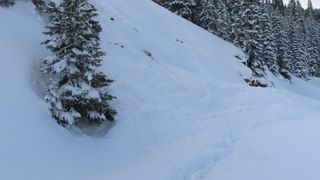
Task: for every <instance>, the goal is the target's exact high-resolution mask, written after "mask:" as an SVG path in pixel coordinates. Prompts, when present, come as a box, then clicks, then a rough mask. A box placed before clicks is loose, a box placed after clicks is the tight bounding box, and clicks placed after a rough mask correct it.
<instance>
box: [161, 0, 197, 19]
mask: <svg viewBox="0 0 320 180" xmlns="http://www.w3.org/2000/svg"><path fill="white" fill-rule="evenodd" d="M160 4H162V5H163V6H164V7H166V8H167V9H169V10H170V11H172V12H173V13H175V14H177V15H179V16H181V17H183V18H185V19H188V20H190V21H193V20H194V8H195V7H196V3H195V1H194V0H162V1H160Z"/></svg>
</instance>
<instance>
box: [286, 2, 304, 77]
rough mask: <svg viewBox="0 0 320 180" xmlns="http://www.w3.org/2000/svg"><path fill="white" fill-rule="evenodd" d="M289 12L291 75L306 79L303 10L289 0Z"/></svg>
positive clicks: (298, 4) (299, 5)
mask: <svg viewBox="0 0 320 180" xmlns="http://www.w3.org/2000/svg"><path fill="white" fill-rule="evenodd" d="M288 12H289V14H288V15H289V16H288V18H289V23H290V26H289V32H290V34H289V37H290V47H289V53H290V58H291V60H292V63H291V64H292V67H291V68H290V70H291V73H292V74H294V75H295V76H297V77H299V78H303V79H306V78H307V75H308V65H307V51H306V46H305V45H306V44H305V39H304V37H305V35H304V33H305V27H304V9H303V8H302V6H301V4H300V2H299V1H297V2H295V0H291V1H290V2H289V5H288Z"/></svg>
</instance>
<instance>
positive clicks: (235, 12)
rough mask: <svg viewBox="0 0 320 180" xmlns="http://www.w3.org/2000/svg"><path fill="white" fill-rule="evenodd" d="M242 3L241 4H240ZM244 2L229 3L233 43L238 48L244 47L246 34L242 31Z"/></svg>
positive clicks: (234, 1)
mask: <svg viewBox="0 0 320 180" xmlns="http://www.w3.org/2000/svg"><path fill="white" fill-rule="evenodd" d="M239 1H240V2H239ZM242 1H243V0H230V1H229V3H228V11H229V13H230V16H231V17H230V19H231V34H230V39H231V42H232V43H233V44H234V45H236V46H238V47H241V48H242V47H243V46H244V45H243V42H244V34H243V29H242V19H241V17H242V13H243V12H242V8H241V4H242Z"/></svg>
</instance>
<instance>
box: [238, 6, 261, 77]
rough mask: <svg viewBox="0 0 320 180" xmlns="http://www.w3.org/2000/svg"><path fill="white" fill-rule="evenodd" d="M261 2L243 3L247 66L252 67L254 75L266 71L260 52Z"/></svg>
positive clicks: (259, 74)
mask: <svg viewBox="0 0 320 180" xmlns="http://www.w3.org/2000/svg"><path fill="white" fill-rule="evenodd" d="M259 3H260V2H259V1H258V0H243V2H242V4H241V8H242V9H243V10H242V12H243V14H242V16H241V19H242V24H241V27H242V29H243V33H244V42H243V45H244V46H243V50H244V52H246V53H247V54H248V60H247V63H246V64H247V66H248V67H249V68H251V69H252V71H253V72H254V75H256V76H263V75H264V72H265V68H264V65H265V64H264V62H263V60H262V57H260V56H259V54H260V53H261V51H262V49H261V48H262V47H261V44H260V43H259V39H260V36H259V33H260V32H261V29H260V28H261V27H260V26H259V16H260V12H261V10H260V4H259Z"/></svg>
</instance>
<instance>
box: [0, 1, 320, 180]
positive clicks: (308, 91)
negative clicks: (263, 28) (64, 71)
mask: <svg viewBox="0 0 320 180" xmlns="http://www.w3.org/2000/svg"><path fill="white" fill-rule="evenodd" d="M92 2H93V3H94V4H95V6H96V7H97V8H98V10H99V13H100V16H99V20H100V21H101V24H102V26H103V28H104V31H103V33H102V46H103V49H105V50H106V52H107V56H106V57H105V61H104V64H103V71H104V72H105V73H107V74H108V75H109V77H110V78H111V79H114V80H115V83H114V84H113V85H112V86H111V87H110V91H111V92H112V94H113V95H115V96H117V97H118V98H117V100H115V101H114V102H113V103H112V106H113V107H114V108H115V109H116V110H117V111H118V115H117V117H116V119H117V123H116V124H115V126H114V127H113V129H112V130H111V131H110V132H109V133H108V134H107V135H106V136H105V137H101V138H93V137H88V136H85V135H75V134H72V133H70V132H68V131H67V130H65V129H64V128H62V127H60V126H59V125H57V124H56V123H55V121H54V120H53V119H52V118H51V117H50V113H49V111H48V109H47V106H46V104H45V103H44V102H43V100H42V99H41V97H40V96H39V93H36V88H35V86H36V85H37V83H36V82H37V80H36V79H37V78H36V77H37V76H36V75H37V74H38V73H37V72H38V69H37V68H36V67H37V65H38V64H39V62H40V60H41V58H43V57H46V56H47V55H49V52H48V51H47V50H46V49H45V48H44V47H43V46H41V45H40V43H41V42H42V41H44V40H45V39H46V37H45V36H44V35H42V32H43V31H44V25H45V22H44V21H43V20H42V19H41V18H40V17H39V16H38V14H37V13H36V12H34V7H33V6H32V4H31V3H30V2H18V3H17V4H16V5H15V6H14V7H13V8H10V9H3V8H0V26H1V28H0V82H1V88H0V114H1V117H0V120H1V126H0V179H7V180H22V179H23V180H106V179H107V180H129V179H130V180H213V179H214V180H264V179H265V180H270V179H272V180H284V179H290V180H301V179H308V180H318V179H320V173H319V172H318V171H317V170H318V169H319V166H318V164H319V161H320V155H319V152H320V143H319V138H320V131H319V128H320V122H319V117H320V102H319V100H320V81H319V80H318V79H312V80H310V81H308V82H306V81H301V80H298V79H294V80H293V83H292V84H290V83H289V82H287V81H285V80H282V79H280V78H275V77H272V76H270V77H269V81H273V83H274V87H272V88H266V89H262V88H251V87H248V86H247V85H246V84H245V83H244V81H243V80H242V77H241V76H240V75H243V76H247V75H248V74H250V71H249V70H248V69H247V68H245V67H244V66H243V65H242V64H241V63H240V62H239V60H238V59H236V58H235V57H234V56H236V55H238V56H243V54H242V52H241V51H240V50H239V49H237V48H235V47H233V46H232V45H230V44H228V43H226V42H224V41H222V40H221V39H219V38H217V37H215V36H213V35H211V34H209V33H208V32H206V31H204V30H202V29H200V28H199V27H197V26H195V25H193V24H191V23H189V22H187V21H185V20H183V19H182V18H180V17H177V16H175V15H173V14H171V13H169V12H168V11H166V10H165V9H163V8H161V7H159V6H158V5H156V4H154V3H152V2H151V1H150V0H103V1H101V0H100V1H99V0H94V1H92ZM110 18H113V19H114V20H113V21H112V20H111V19H110ZM147 54H148V55H147Z"/></svg>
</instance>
